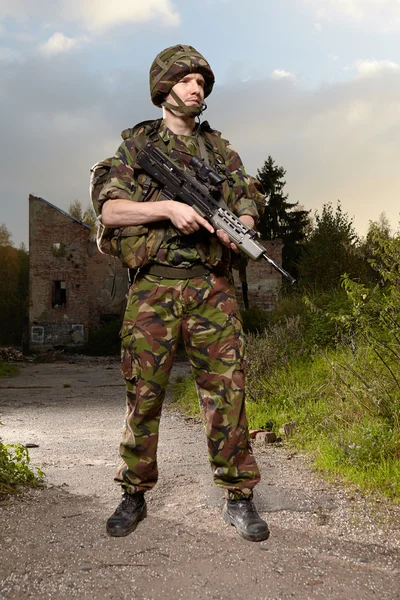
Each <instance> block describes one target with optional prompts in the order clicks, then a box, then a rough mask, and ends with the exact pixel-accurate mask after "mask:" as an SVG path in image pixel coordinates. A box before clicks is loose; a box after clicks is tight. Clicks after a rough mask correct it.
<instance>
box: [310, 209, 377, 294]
mask: <svg viewBox="0 0 400 600" xmlns="http://www.w3.org/2000/svg"><path fill="white" fill-rule="evenodd" d="M315 219H316V223H315V227H314V229H313V231H312V232H311V234H310V236H309V238H308V240H307V242H306V243H305V244H304V252H303V254H302V257H301V259H300V262H299V265H298V271H299V277H300V281H301V283H302V284H303V285H305V286H307V287H309V286H312V287H314V288H316V289H320V290H325V291H326V290H330V289H333V288H335V287H339V286H340V283H341V277H342V275H344V274H345V273H346V274H347V275H349V276H350V277H351V278H354V279H356V280H357V281H360V279H362V280H364V279H365V275H366V272H367V269H368V265H367V262H366V260H365V259H364V257H363V256H362V254H361V252H360V247H359V238H358V236H357V234H356V232H355V229H354V227H353V223H352V220H351V219H349V216H348V215H347V214H346V213H344V212H343V211H342V208H341V206H340V202H339V201H338V203H337V207H336V210H334V209H333V207H332V205H331V204H324V205H323V207H322V213H321V215H319V214H318V212H316V213H315Z"/></svg>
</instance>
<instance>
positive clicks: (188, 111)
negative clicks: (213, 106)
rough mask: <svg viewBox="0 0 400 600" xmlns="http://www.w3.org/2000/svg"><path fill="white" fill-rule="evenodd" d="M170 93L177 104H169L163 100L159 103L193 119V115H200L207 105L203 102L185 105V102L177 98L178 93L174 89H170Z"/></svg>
mask: <svg viewBox="0 0 400 600" xmlns="http://www.w3.org/2000/svg"><path fill="white" fill-rule="evenodd" d="M170 94H171V96H172V97H173V99H174V100H175V102H176V103H177V104H176V105H175V104H170V103H169V102H166V101H164V102H163V103H162V104H161V106H163V107H164V108H167V109H168V110H170V111H172V112H175V113H181V114H183V115H185V116H186V117H189V118H191V119H194V118H195V117H198V116H199V115H201V114H202V113H203V112H204V111H205V110H206V108H207V105H206V104H205V103H204V102H202V104H200V105H199V104H198V105H195V106H186V104H185V103H184V102H183V101H182V99H181V98H179V96H178V94H177V93H176V92H174V90H171V91H170Z"/></svg>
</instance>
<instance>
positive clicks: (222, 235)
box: [217, 229, 240, 254]
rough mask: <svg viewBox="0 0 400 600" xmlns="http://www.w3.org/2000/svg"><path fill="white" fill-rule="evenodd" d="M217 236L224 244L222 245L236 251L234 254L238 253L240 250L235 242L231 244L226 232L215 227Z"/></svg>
mask: <svg viewBox="0 0 400 600" xmlns="http://www.w3.org/2000/svg"><path fill="white" fill-rule="evenodd" d="M217 236H218V237H219V239H220V240H221V242H222V243H223V244H224V246H226V247H227V248H230V249H231V250H233V251H234V252H236V254H238V253H239V252H240V250H239V248H238V247H237V246H236V244H233V243H232V242H231V241H230V239H229V237H228V234H227V233H225V231H224V230H223V229H217Z"/></svg>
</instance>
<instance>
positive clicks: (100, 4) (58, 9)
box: [0, 0, 180, 33]
mask: <svg viewBox="0 0 400 600" xmlns="http://www.w3.org/2000/svg"><path fill="white" fill-rule="evenodd" d="M32 15H35V16H36V17H38V16H41V17H42V18H45V19H46V21H47V22H49V23H52V24H58V25H59V24H61V23H65V22H66V21H74V22H77V23H80V24H81V26H82V28H83V29H84V30H87V31H96V32H99V33H100V32H102V31H105V30H107V29H110V28H112V27H116V26H118V25H126V24H131V23H146V22H150V21H158V22H159V23H161V24H162V25H165V26H168V27H169V26H171V27H176V26H178V25H179V24H180V15H179V13H178V12H177V11H176V10H175V9H174V6H173V4H172V2H171V1H170V0H112V1H111V2H107V1H106V0H0V20H1V19H5V18H13V19H15V20H17V21H26V20H28V19H29V18H30V17H32Z"/></svg>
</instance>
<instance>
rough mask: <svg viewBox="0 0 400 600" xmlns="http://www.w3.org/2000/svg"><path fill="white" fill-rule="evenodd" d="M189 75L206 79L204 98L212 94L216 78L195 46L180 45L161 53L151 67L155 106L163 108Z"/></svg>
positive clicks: (151, 91) (152, 92)
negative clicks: (193, 74)
mask: <svg viewBox="0 0 400 600" xmlns="http://www.w3.org/2000/svg"><path fill="white" fill-rule="evenodd" d="M189 73H200V74H201V75H203V77H204V81H205V85H204V97H205V98H207V96H208V95H209V94H210V93H211V90H212V89H213V85H214V81H215V77H214V73H213V72H212V69H211V67H210V65H209V64H208V62H207V61H206V59H205V58H204V56H202V55H201V54H200V52H197V50H196V49H195V48H193V46H183V45H181V44H178V45H176V46H171V47H170V48H166V49H165V50H163V51H162V52H160V53H159V54H158V55H157V56H156V58H155V59H154V61H153V64H152V65H151V67H150V94H151V100H152V102H153V104H155V105H156V106H160V107H161V106H162V104H163V102H164V100H165V98H166V97H167V96H168V94H169V93H170V91H171V89H172V88H173V87H174V85H175V84H176V83H178V81H180V80H181V79H182V77H185V76H186V75H188V74H189Z"/></svg>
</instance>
